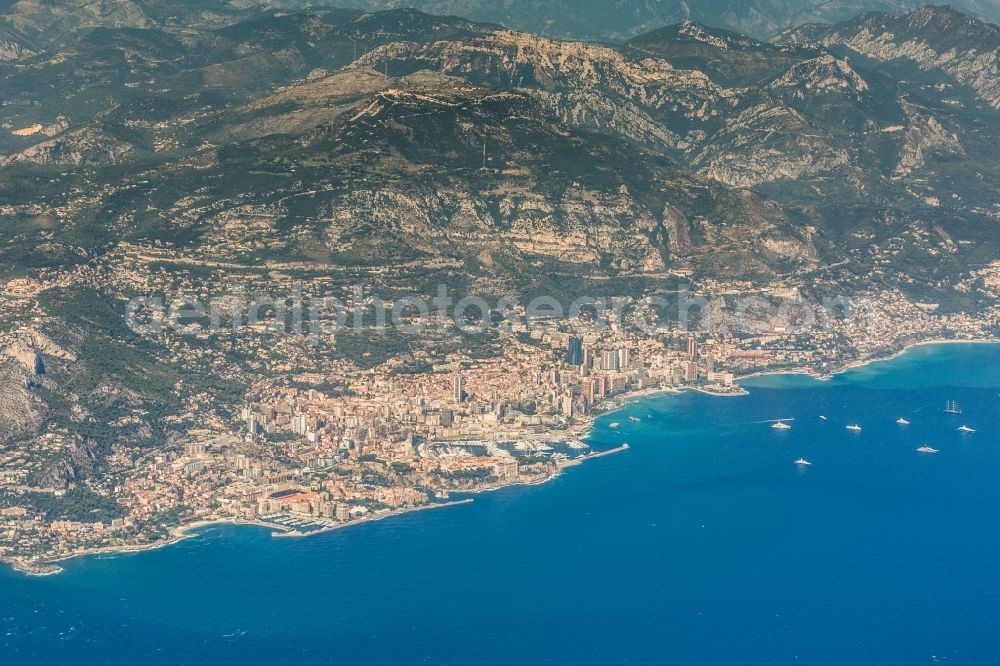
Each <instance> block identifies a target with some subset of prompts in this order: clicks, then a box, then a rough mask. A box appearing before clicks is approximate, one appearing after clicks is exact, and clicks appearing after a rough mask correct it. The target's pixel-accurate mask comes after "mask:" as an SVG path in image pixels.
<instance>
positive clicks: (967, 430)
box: [958, 425, 976, 432]
mask: <svg viewBox="0 0 1000 666" xmlns="http://www.w3.org/2000/svg"><path fill="white" fill-rule="evenodd" d="M958 429H959V430H960V431H961V432H976V429H975V428H970V427H969V426H967V425H963V426H959V428H958Z"/></svg>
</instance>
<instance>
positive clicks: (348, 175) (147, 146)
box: [0, 2, 1000, 476]
mask: <svg viewBox="0 0 1000 666" xmlns="http://www.w3.org/2000/svg"><path fill="white" fill-rule="evenodd" d="M501 6H502V5H501ZM81 7H82V8H81V9H80V11H79V12H75V10H73V11H71V9H72V6H71V5H67V4H66V3H64V2H52V3H25V2H18V3H15V4H14V5H11V6H8V7H7V8H6V10H5V11H6V12H7V17H8V18H7V23H6V24H5V25H6V26H7V27H5V28H4V31H5V32H4V33H3V37H2V38H0V44H4V46H2V48H3V49H4V51H3V52H4V54H6V55H5V57H6V58H7V59H6V60H4V61H3V62H0V105H2V108H3V109H4V113H3V118H2V121H0V130H2V131H0V280H2V281H3V282H4V283H7V281H9V280H11V279H14V278H28V279H29V280H40V281H41V280H45V281H49V282H50V283H51V284H50V287H52V288H50V289H49V290H48V291H46V292H44V293H43V294H42V296H41V297H40V298H39V299H38V300H37V302H36V304H35V305H34V306H32V307H34V308H35V309H34V310H32V311H31V312H30V313H26V312H23V311H20V310H16V309H15V310H14V311H13V312H14V315H12V318H10V319H5V320H4V321H2V322H0V323H2V331H0V332H2V333H3V334H4V335H13V336H15V337H16V336H21V338H24V340H27V341H26V342H25V341H24V340H22V341H21V342H20V343H18V344H17V345H15V346H13V347H11V349H14V350H15V352H16V353H13V352H12V353H10V354H8V356H9V357H10V358H9V360H7V361H3V362H0V384H2V386H3V387H4V388H3V395H5V396H7V398H5V399H7V400H8V401H11V400H13V401H15V402H16V405H13V406H12V407H11V409H5V410H0V435H3V436H8V437H14V436H23V435H25V434H26V433H30V432H31V431H33V429H36V428H37V427H40V426H39V425H38V424H40V423H45V422H46V419H52V418H54V417H53V416H52V415H53V414H60V415H61V416H60V418H61V419H62V421H60V423H63V424H69V425H68V426H67V427H75V426H73V425H72V424H73V423H74V418H75V417H74V415H75V414H78V413H80V410H83V412H85V413H87V414H91V415H98V416H94V418H93V421H94V422H95V423H110V422H113V421H115V420H116V419H119V418H121V417H122V416H123V414H126V413H127V414H133V415H134V413H135V412H136V409H138V408H137V407H136V405H144V407H143V409H145V410H146V412H148V421H144V422H143V425H141V426H138V425H137V426H136V428H134V429H133V430H131V431H130V432H131V433H132V435H134V436H135V437H136V441H145V440H146V439H149V438H151V437H152V435H151V434H149V433H154V432H162V427H160V426H158V425H156V423H158V421H157V419H159V418H161V417H162V416H163V415H164V414H171V413H174V411H175V410H176V409H177V408H178V405H179V404H183V402H184V400H186V399H188V398H190V396H193V395H195V394H201V393H205V392H207V391H220V390H226V391H229V390H235V389H232V387H222V386H221V385H220V383H219V378H215V377H212V376H211V373H210V372H208V373H206V372H204V368H200V369H199V368H197V367H196V368H194V370H192V369H191V368H186V369H183V371H182V369H180V368H177V367H174V365H172V363H173V361H171V362H169V363H168V362H166V361H164V358H165V357H167V356H169V355H168V354H167V353H166V352H165V350H164V349H162V348H159V347H156V346H155V345H153V344H152V343H150V342H149V341H148V340H144V339H140V338H138V337H137V336H134V335H131V334H130V333H129V332H128V331H127V329H126V328H125V327H124V325H123V323H122V321H121V307H122V305H121V304H122V302H123V300H124V299H127V298H128V297H129V296H130V295H135V293H136V290H139V289H140V287H139V286H136V285H143V286H144V287H145V286H148V285H150V284H153V285H157V284H162V282H161V281H162V280H165V279H166V278H165V277H164V276H173V277H172V279H174V280H175V282H174V283H172V284H173V285H174V286H176V284H180V285H182V287H183V288H184V289H195V288H196V287H197V286H198V285H199V284H200V286H202V287H204V285H205V284H208V277H209V276H214V275H215V274H214V273H212V271H213V270H216V269H220V267H228V269H231V270H234V271H237V272H239V273H240V274H241V275H251V274H252V275H258V274H262V275H263V276H265V277H266V276H271V275H282V276H288V275H291V274H297V273H295V271H303V270H310V271H320V272H321V273H322V274H323V276H324V280H325V282H324V284H332V285H341V284H342V283H343V284H347V283H348V281H350V280H366V281H368V283H367V284H368V285H369V286H371V287H372V288H375V289H378V290H380V291H381V292H383V293H389V294H413V293H418V294H421V293H423V292H425V291H427V289H429V287H430V286H431V285H434V284H437V283H447V284H449V285H452V286H453V287H455V288H456V289H459V290H465V291H474V292H477V293H500V294H514V295H518V296H523V295H528V294H537V293H546V294H548V295H556V296H562V295H564V294H565V295H574V294H575V295H579V294H581V293H584V294H601V293H609V292H615V291H618V292H623V291H624V292H630V293H634V294H638V293H642V292H643V291H644V290H645V289H646V288H659V289H666V288H672V287H676V284H677V280H678V279H690V280H694V281H696V282H709V281H717V280H727V281H741V284H747V285H758V286H761V285H774V284H781V285H792V286H795V287H796V288H801V289H803V290H809V291H811V292H812V293H844V292H846V293H848V294H851V293H856V292H863V291H869V290H876V291H879V292H892V293H900V294H902V295H903V296H904V297H905V298H908V299H910V300H912V301H914V302H918V303H923V304H933V305H936V306H938V307H939V311H941V312H959V311H974V310H977V309H979V308H981V307H983V303H984V302H986V301H988V299H989V298H991V296H990V294H991V293H992V292H990V291H989V285H987V284H986V283H985V282H984V280H983V278H981V277H980V274H979V271H982V270H983V269H984V268H985V267H988V266H990V265H993V264H994V263H995V262H997V260H998V259H1000V246H998V240H997V239H998V236H997V233H996V228H997V223H998V219H1000V186H998V183H1000V165H998V163H997V161H996V159H995V146H996V145H1000V122H998V120H1000V117H998V113H1000V76H998V71H997V63H998V59H1000V39H998V28H997V27H996V26H995V25H992V24H990V23H988V22H985V21H982V20H979V19H977V18H973V17H971V16H969V15H966V14H963V13H960V12H958V11H956V10H954V9H952V8H948V7H941V6H926V7H922V8H919V9H917V10H915V11H912V12H910V13H907V14H904V15H895V14H889V13H866V14H863V15H860V16H857V17H853V18H850V19H848V20H846V21H842V22H839V23H836V24H809V25H803V26H797V27H794V28H791V29H788V30H785V31H782V32H781V33H780V34H778V35H777V36H775V37H774V38H773V39H770V40H762V39H759V38H756V37H752V36H747V35H745V34H741V33H738V32H733V31H729V30H726V29H722V28H717V27H710V26H708V25H706V24H704V23H699V22H695V21H690V20H687V21H682V22H680V23H673V24H670V25H659V26H656V27H655V28H654V26H653V25H650V26H649V27H650V28H654V29H651V30H649V31H648V32H645V33H642V34H638V35H635V36H632V37H631V38H629V39H627V40H625V41H623V42H621V43H617V44H609V43H606V42H599V41H586V40H566V39H556V38H554V37H552V36H546V35H541V34H537V33H532V32H526V31H520V30H513V29H510V28H507V27H502V26H501V25H499V24H497V23H484V22H477V21H475V20H471V19H467V18H459V17H454V16H435V15H430V14H426V13H423V12H420V11H417V10H413V9H395V10H387V11H381V12H371V11H365V10H363V9H357V8H346V9H321V10H302V11H292V10H289V9H287V8H285V9H279V10H265V11H260V10H258V9H256V8H254V7H253V6H248V7H244V8H235V7H234V6H232V5H228V4H225V5H223V4H220V5H218V6H217V7H214V8H213V6H211V5H205V4H203V3H194V2H192V3H191V4H190V6H188V7H187V9H186V10H185V11H181V10H180V9H178V7H180V8H181V9H184V7H183V6H180V5H174V4H168V3H153V2H143V3H139V2H136V3H134V4H128V5H119V4H116V3H114V2H108V3H101V4H89V3H88V4H86V5H85V6H84V5H81ZM206 7H209V8H210V9H206ZM580 15H583V14H580ZM11 16H15V17H19V18H16V20H15V19H11V18H10V17H11ZM30 17H34V18H30ZM494 18H496V19H497V20H506V19H504V17H502V16H501V17H494ZM29 19H30V20H29ZM59 26H62V28H59ZM627 32H628V31H625V32H623V33H622V34H623V35H625V34H626V33H627ZM57 33H58V34H57ZM12 44H13V46H12ZM135 247H140V248H154V249H155V251H157V252H159V251H163V252H167V253H173V254H177V255H180V256H183V257H185V258H186V259H185V261H186V262H187V263H184V264H183V265H184V266H185V267H186V268H185V269H184V271H182V272H179V273H176V274H175V273H172V272H171V271H172V270H174V269H171V266H174V267H175V268H176V265H174V264H170V263H169V262H166V261H163V260H160V259H156V257H155V256H153V255H149V256H146V255H142V257H143V258H142V260H141V261H140V260H139V259H137V258H136V256H137V255H136V251H135V250H134V248H135ZM130 248H132V249H130ZM149 252H154V250H149ZM173 254H171V256H173ZM151 257H152V258H151ZM126 265H127V266H129V269H128V271H127V279H126V278H122V277H121V275H122V273H121V271H123V270H124V269H123V268H122V266H126ZM303 267H311V268H303ZM220 270H221V269H220ZM70 275H71V276H73V277H72V278H70V277H67V276H70ZM53 285H54V286H53ZM55 287H58V288H55ZM29 321H33V322H44V326H42V328H44V330H45V340H47V342H46V343H45V345H44V346H43V347H44V350H46V351H45V352H44V354H43V356H44V361H45V365H46V373H45V375H44V377H42V378H41V379H39V378H38V377H35V376H34V374H33V373H34V372H35V370H34V368H35V366H34V365H33V363H34V359H35V356H33V355H32V354H30V353H26V352H25V350H26V349H28V350H29V351H30V349H32V348H42V347H40V346H39V343H37V340H39V339H42V338H40V337H39V335H40V334H39V333H38V331H37V330H35V331H34V332H32V333H31V335H30V336H29V337H25V336H26V335H28V334H27V333H24V334H22V333H18V331H20V330H21V329H20V327H22V326H25V325H26V323H25V322H29ZM39 326H41V325H39ZM33 330H34V329H33ZM19 339H20V338H19ZM24 359H27V360H28V361H29V363H27V364H26V362H25V361H24ZM67 359H77V361H70V360H67ZM113 359H124V361H123V363H122V364H118V365H115V364H114V363H113V362H112V360H113ZM181 378H183V380H182V379H181ZM35 384H39V385H40V386H41V387H42V389H40V390H38V391H35V390H33V389H32V386H35ZM174 385H176V386H182V387H184V386H186V387H187V388H186V389H185V390H187V391H190V392H191V393H190V395H188V397H185V398H178V395H177V394H175V391H173V390H166V389H164V386H168V387H169V386H174ZM179 390H180V389H177V391H179ZM185 395H187V394H185ZM191 399H193V398H191ZM12 404H13V403H12ZM154 406H155V409H154ZM143 418H146V417H143ZM161 425H162V424H161ZM137 433H138V434H137ZM143 433H145V434H143ZM132 435H130V436H132ZM80 455H81V456H82V458H81V459H84V458H87V456H88V455H89V453H86V452H83V453H81V454H80ZM60 469H61V468H60ZM54 474H56V475H57V476H58V475H60V474H62V472H58V471H57V472H54Z"/></svg>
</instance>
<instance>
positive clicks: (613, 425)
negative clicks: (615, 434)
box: [608, 421, 621, 428]
mask: <svg viewBox="0 0 1000 666" xmlns="http://www.w3.org/2000/svg"><path fill="white" fill-rule="evenodd" d="M620 425H621V423H618V421H615V422H614V423H612V424H611V425H610V426H608V427H609V428H617V427H618V426H620Z"/></svg>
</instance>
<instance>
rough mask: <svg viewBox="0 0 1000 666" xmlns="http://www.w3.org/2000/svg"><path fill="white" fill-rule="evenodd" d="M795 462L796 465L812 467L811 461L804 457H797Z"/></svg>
mask: <svg viewBox="0 0 1000 666" xmlns="http://www.w3.org/2000/svg"><path fill="white" fill-rule="evenodd" d="M795 464H796V465H798V466H799V467H812V463H811V462H809V461H808V460H806V459H805V458H799V459H798V460H796V461H795Z"/></svg>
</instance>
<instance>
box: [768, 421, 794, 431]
mask: <svg viewBox="0 0 1000 666" xmlns="http://www.w3.org/2000/svg"><path fill="white" fill-rule="evenodd" d="M771 427H772V428H774V429H775V430H791V429H792V426H790V425H788V424H787V423H785V422H784V421H778V422H777V423H772V424H771Z"/></svg>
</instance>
